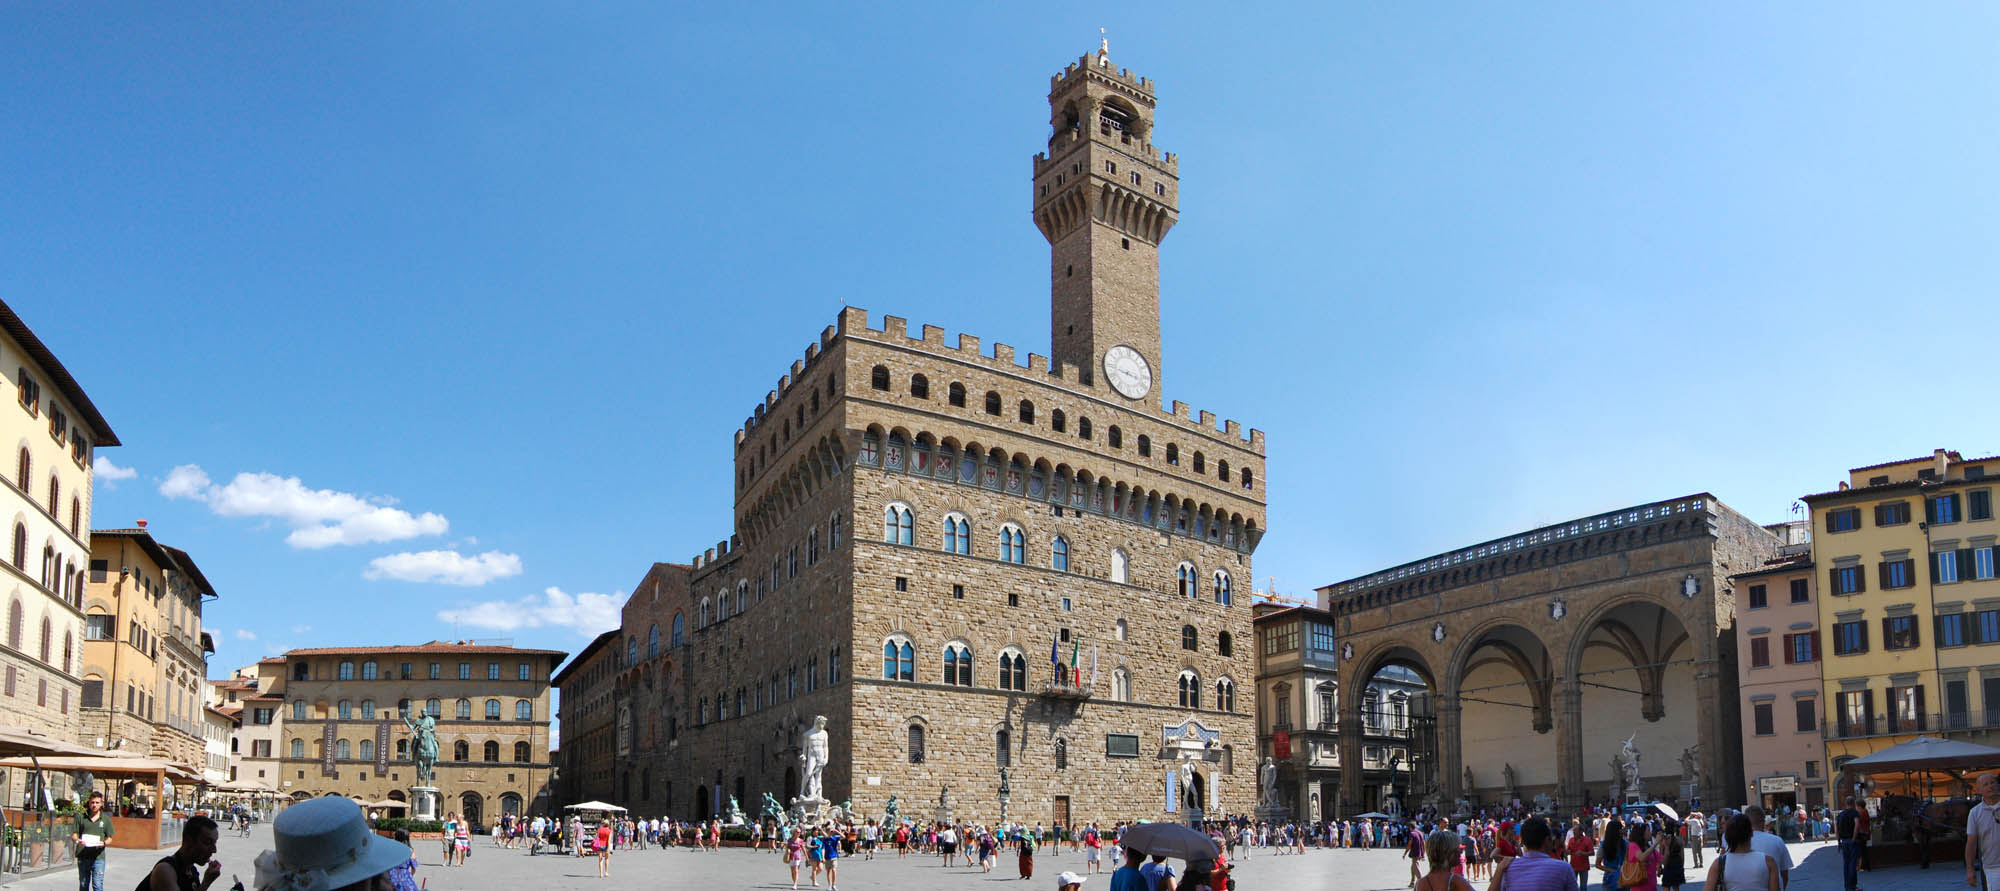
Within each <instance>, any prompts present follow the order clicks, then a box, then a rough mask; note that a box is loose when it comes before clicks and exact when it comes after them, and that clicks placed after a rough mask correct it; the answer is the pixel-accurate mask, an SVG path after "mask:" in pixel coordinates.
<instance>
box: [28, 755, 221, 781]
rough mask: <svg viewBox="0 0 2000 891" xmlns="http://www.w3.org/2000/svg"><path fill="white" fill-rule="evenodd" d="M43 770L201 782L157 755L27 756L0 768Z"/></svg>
mask: <svg viewBox="0 0 2000 891" xmlns="http://www.w3.org/2000/svg"><path fill="white" fill-rule="evenodd" d="M37 766H39V767H40V768H41V769H43V770H64V771H69V770H87V771H90V772H91V773H93V774H99V775H104V776H150V775H152V774H156V773H157V774H164V775H166V776H167V777H169V778H171V779H176V780H187V781H189V782H200V781H201V779H202V777H201V774H198V773H191V772H189V771H188V769H187V768H185V767H182V766H180V765H178V764H175V763H173V762H171V761H160V760H158V759H154V758H118V757H113V756H109V755H56V756H51V757H48V758H39V759H37V760H36V762H34V763H30V762H29V761H28V760H27V759H26V758H7V759H4V760H0V767H21V768H28V769H33V768H35V767H37Z"/></svg>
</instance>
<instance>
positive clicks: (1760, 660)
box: [1750, 635, 1771, 668]
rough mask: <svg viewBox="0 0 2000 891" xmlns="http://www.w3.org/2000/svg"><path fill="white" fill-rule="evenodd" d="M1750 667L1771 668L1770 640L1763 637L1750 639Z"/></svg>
mask: <svg viewBox="0 0 2000 891" xmlns="http://www.w3.org/2000/svg"><path fill="white" fill-rule="evenodd" d="M1750 667H1751V668H1769V667H1771V639H1770V638H1768V637H1765V636H1763V635H1758V636H1756V637H1753V638H1750Z"/></svg>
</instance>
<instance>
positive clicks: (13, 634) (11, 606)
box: [7, 597, 28, 650]
mask: <svg viewBox="0 0 2000 891" xmlns="http://www.w3.org/2000/svg"><path fill="white" fill-rule="evenodd" d="M27 621H28V620H27V617H26V616H25V615H24V614H23V612H22V609H21V598H19V597H16V598H14V599H13V600H11V601H9V602H8V604H7V646H10V647H13V648H14V649H16V650H18V649H20V648H21V635H22V634H24V633H26V632H25V630H24V629H22V627H21V625H22V624H23V623H25V622H27Z"/></svg>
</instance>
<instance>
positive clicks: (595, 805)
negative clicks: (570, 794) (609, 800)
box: [563, 801, 625, 814]
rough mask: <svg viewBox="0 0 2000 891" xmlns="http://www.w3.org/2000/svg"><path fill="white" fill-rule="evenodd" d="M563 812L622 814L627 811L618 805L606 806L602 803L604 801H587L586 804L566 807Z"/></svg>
mask: <svg viewBox="0 0 2000 891" xmlns="http://www.w3.org/2000/svg"><path fill="white" fill-rule="evenodd" d="M563 810H569V811H605V812H616V813H621V814H622V813H624V812H625V809H624V808H622V807H619V806H618V805H615V804H605V803H604V802H602V801H586V802H584V803H582V804H572V805H570V806H569V807H566V808H563Z"/></svg>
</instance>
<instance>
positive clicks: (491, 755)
mask: <svg viewBox="0 0 2000 891" xmlns="http://www.w3.org/2000/svg"><path fill="white" fill-rule="evenodd" d="M479 748H480V752H479V754H481V755H483V756H485V757H484V758H482V759H480V760H482V761H485V762H486V763H488V764H492V763H494V762H496V761H499V760H500V744H499V743H498V742H495V741H493V740H490V739H489V740H487V741H486V745H483V746H480V747H479Z"/></svg>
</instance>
